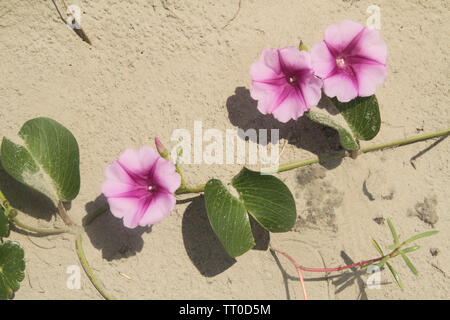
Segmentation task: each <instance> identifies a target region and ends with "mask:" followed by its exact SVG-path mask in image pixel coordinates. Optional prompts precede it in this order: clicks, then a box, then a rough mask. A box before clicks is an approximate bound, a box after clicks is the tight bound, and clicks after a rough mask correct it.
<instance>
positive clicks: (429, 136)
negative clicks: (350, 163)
mask: <svg viewBox="0 0 450 320" xmlns="http://www.w3.org/2000/svg"><path fill="white" fill-rule="evenodd" d="M449 134H450V129H447V130H443V131H438V132H435V133H430V134H425V135H422V136H418V137H414V138H408V139H402V140H396V141H393V142H388V143H382V144H378V145H375V146H371V147H366V148H362V149H361V150H359V152H358V154H363V153H368V152H373V151H378V150H382V149H386V148H392V147H399V146H404V145H407V144H411V143H415V142H419V141H424V140H428V139H432V138H437V137H443V136H447V135H449ZM348 156H350V153H349V152H347V151H345V152H343V153H342V154H337V155H331V156H327V157H321V158H314V159H310V160H306V161H301V162H293V163H289V164H285V165H282V166H280V167H279V168H278V170H277V172H283V171H288V170H292V169H295V168H300V167H304V166H308V165H310V164H314V163H319V162H325V161H330V160H337V159H342V158H345V157H348Z"/></svg>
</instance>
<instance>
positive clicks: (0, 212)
mask: <svg viewBox="0 0 450 320" xmlns="http://www.w3.org/2000/svg"><path fill="white" fill-rule="evenodd" d="M8 234H9V220H8V216H7V215H6V212H5V209H3V207H2V206H1V205H0V238H5V237H7V236H8Z"/></svg>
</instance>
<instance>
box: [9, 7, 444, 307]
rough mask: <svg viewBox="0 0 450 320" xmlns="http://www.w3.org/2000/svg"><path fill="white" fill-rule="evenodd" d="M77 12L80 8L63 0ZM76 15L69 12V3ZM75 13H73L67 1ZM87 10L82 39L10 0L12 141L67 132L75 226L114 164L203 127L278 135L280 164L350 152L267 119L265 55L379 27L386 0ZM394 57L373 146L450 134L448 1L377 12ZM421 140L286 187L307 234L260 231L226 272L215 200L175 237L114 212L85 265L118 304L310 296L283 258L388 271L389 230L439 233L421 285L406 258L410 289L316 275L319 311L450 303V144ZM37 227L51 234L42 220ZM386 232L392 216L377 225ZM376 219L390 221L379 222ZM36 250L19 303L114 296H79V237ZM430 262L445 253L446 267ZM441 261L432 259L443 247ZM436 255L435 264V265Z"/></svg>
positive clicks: (224, 168) (43, 213)
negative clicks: (74, 170)
mask: <svg viewBox="0 0 450 320" xmlns="http://www.w3.org/2000/svg"><path fill="white" fill-rule="evenodd" d="M66 1H67V0H66ZM67 2H68V3H69V1H67ZM55 3H56V5H57V6H58V8H59V9H60V10H62V14H63V16H65V14H64V7H63V5H62V2H60V1H59V0H55ZM73 3H74V4H78V5H80V7H81V8H82V10H83V12H84V14H83V15H82V23H83V27H84V31H85V32H86V34H87V35H88V36H89V38H90V40H91V41H92V46H91V45H89V44H87V43H86V42H83V41H82V40H81V39H80V38H79V36H78V35H77V34H76V33H74V32H73V31H72V30H70V29H69V28H68V27H67V26H66V25H65V24H64V23H63V22H62V20H61V17H60V16H59V14H58V12H57V10H56V8H55V5H54V3H53V2H52V1H51V0H46V1H44V0H20V1H19V0H0V16H1V20H0V68H1V69H0V71H1V72H0V101H1V111H0V124H1V125H0V136H14V135H15V134H16V133H17V132H18V131H19V129H20V127H21V126H22V124H23V123H24V122H25V121H27V120H29V119H32V118H35V117H39V116H45V117H50V118H53V119H55V120H57V121H58V122H60V123H62V124H63V125H64V126H66V127H67V128H69V129H70V130H71V131H72V132H73V134H74V135H75V137H76V138H77V140H78V143H79V145H80V150H81V178H82V181H81V191H80V194H79V196H78V197H77V198H76V199H75V200H74V201H72V203H71V204H70V210H69V214H70V216H71V217H72V219H73V220H74V221H75V222H77V223H79V224H81V221H82V218H83V217H84V216H85V215H86V214H87V212H92V211H94V210H95V209H97V208H99V207H101V206H103V205H104V204H105V198H104V197H103V196H102V195H101V184H102V182H103V181H104V168H105V166H106V165H107V164H108V163H110V162H112V161H114V160H115V159H116V158H117V157H118V155H119V154H121V153H122V152H123V150H124V149H125V148H127V147H134V148H139V147H141V146H144V145H149V146H152V147H153V138H154V137H155V136H159V137H160V139H161V140H162V141H164V142H165V144H166V145H167V146H168V147H171V146H172V145H173V144H174V142H171V141H170V137H171V134H172V132H173V131H174V130H175V129H178V128H185V129H188V130H190V131H191V132H193V127H194V121H202V124H203V127H204V128H216V129H219V130H226V129H237V128H242V129H248V128H256V129H264V128H266V129H271V128H278V129H280V139H281V144H282V145H283V144H285V149H284V152H283V154H282V155H281V162H282V163H287V162H290V161H294V160H302V159H305V160H306V159H309V158H311V157H313V156H315V155H317V154H324V153H328V152H331V151H334V150H336V149H337V148H338V138H337V137H336V134H335V132H334V131H333V130H331V129H328V128H325V127H322V126H320V125H317V124H314V123H312V122H311V121H310V120H308V119H306V117H303V118H301V119H299V120H298V121H296V122H294V121H290V122H289V123H287V124H282V123H279V122H277V121H276V120H274V118H273V117H272V116H270V115H269V116H264V115H262V114H260V113H259V112H258V111H257V109H256V102H255V101H253V100H252V99H251V97H250V94H249V86H250V78H249V74H248V72H249V68H250V65H251V63H252V62H254V61H256V60H257V59H258V58H259V55H260V53H261V51H262V50H263V49H264V48H269V47H271V48H278V47H284V46H287V45H298V43H299V41H300V39H301V40H303V41H304V43H306V44H307V45H308V46H310V47H311V46H312V45H313V44H315V43H316V42H318V41H321V40H322V39H323V31H324V30H325V28H326V27H327V26H328V25H329V24H331V23H339V22H340V21H341V20H343V19H351V20H355V21H359V22H361V23H365V21H366V19H367V18H368V14H367V13H366V9H367V7H368V6H369V5H371V4H373V1H362V0H361V1H358V0H347V1H344V0H343V1H322V0H320V1H319V0H315V1H298V0H297V1H288V0H279V1H269V0H242V1H239V0H230V1H213V0H201V1H200V0H189V1H174V0H170V1H159V0H154V1H144V0H120V1H119V0H98V1H73ZM376 4H377V5H379V6H380V8H381V35H382V38H383V39H384V41H385V42H386V44H387V47H388V50H389V56H388V70H389V77H388V80H387V81H386V82H385V83H384V84H383V85H381V86H380V87H379V88H378V91H377V97H378V100H379V102H380V108H381V114H382V127H381V131H380V133H379V134H378V136H377V137H376V138H375V139H374V140H372V141H369V142H362V146H369V145H373V144H377V143H382V142H388V141H392V140H395V139H402V138H406V137H410V136H415V135H420V134H423V133H428V132H430V133H431V132H434V131H438V130H444V129H447V128H448V127H449V126H450V108H449V102H450V101H449V76H450V64H449V60H448V59H449V43H450V39H449V33H448V30H449V27H450V11H449V3H448V1H425V0H414V1H411V0H398V1H387V0H386V1H377V3H376ZM433 142H434V141H426V142H420V143H416V144H412V145H408V146H404V147H400V148H397V149H395V150H385V151H381V152H374V153H370V154H365V155H362V156H360V157H359V158H358V159H357V160H352V159H350V158H347V159H345V160H342V161H337V162H334V163H328V164H326V165H313V166H310V167H305V168H301V169H297V170H293V171H288V172H285V173H282V174H279V175H278V177H280V178H281V179H282V180H283V181H284V182H285V183H286V184H287V186H288V187H289V188H290V190H291V191H292V193H293V195H294V197H295V200H296V205H297V213H298V220H297V223H296V225H295V228H294V229H293V230H292V231H290V232H287V233H282V234H271V235H269V234H267V233H266V232H265V231H264V230H261V229H257V231H256V233H257V235H256V237H257V240H258V245H257V247H256V248H255V249H254V250H251V251H249V252H248V253H246V254H244V255H243V256H240V257H238V258H236V259H231V258H229V257H228V256H227V255H226V253H225V252H224V250H223V248H222V247H221V245H220V243H219V242H218V240H217V238H216V236H215V235H214V234H213V233H212V231H211V227H210V225H209V222H208V219H207V216H206V212H205V206H204V200H203V199H202V198H201V197H200V198H196V199H194V200H192V201H183V200H184V199H187V198H189V196H179V199H180V200H182V201H180V202H181V203H180V204H178V205H177V206H176V209H175V210H174V212H173V213H172V214H171V215H170V216H169V217H168V218H166V219H165V220H164V221H163V222H161V223H160V224H157V225H154V226H152V227H150V228H137V229H135V230H127V229H125V228H124V227H123V225H122V222H121V221H120V220H118V219H116V218H114V217H113V216H112V215H111V214H110V213H109V212H108V213H107V214H105V215H103V216H101V217H99V218H98V219H97V220H95V222H94V223H92V224H91V225H90V226H89V227H88V228H87V229H86V231H87V232H86V234H84V247H85V251H86V255H87V257H88V259H89V261H90V263H91V265H92V267H93V269H94V271H95V272H96V274H97V276H98V277H99V279H100V280H101V282H102V283H103V284H104V285H105V287H106V288H107V290H108V291H109V292H110V293H111V294H112V295H114V296H116V297H117V298H121V299H184V298H188V299H191V298H192V299H302V298H303V297H302V294H301V291H300V287H299V284H298V278H297V273H296V272H295V269H294V268H293V267H292V265H290V264H289V262H288V261H287V260H286V259H285V258H283V257H282V256H278V257H276V256H274V255H272V254H271V253H270V251H268V250H267V245H268V243H269V241H270V242H271V244H272V245H273V246H274V247H276V248H278V249H280V250H283V251H286V252H288V253H290V254H291V255H292V257H294V258H295V259H296V260H297V262H298V263H300V264H302V265H305V266H309V267H333V266H339V265H344V264H346V263H351V262H352V261H354V262H356V261H360V260H363V259H367V258H374V257H377V252H376V251H375V249H374V248H373V246H372V245H371V238H374V239H376V240H377V241H378V242H379V243H380V244H381V245H382V246H384V247H386V246H387V245H390V244H391V235H390V232H389V229H388V227H387V224H386V223H385V224H383V223H381V224H378V223H377V222H376V221H375V220H374V219H376V218H381V217H383V218H390V219H391V220H392V221H393V222H394V224H395V226H396V228H397V231H398V233H399V235H400V237H402V238H403V239H405V238H406V237H408V236H410V235H413V234H415V233H420V232H425V231H429V230H439V231H440V233H439V234H438V235H436V236H433V237H430V238H427V239H424V240H422V241H421V242H419V243H418V244H419V245H421V248H420V250H418V251H416V252H414V253H412V254H411V255H410V257H411V259H412V261H413V262H414V263H415V265H416V267H417V268H418V270H419V272H420V273H419V276H417V277H416V276H414V275H413V274H412V273H411V272H410V271H409V269H408V268H407V266H406V265H405V264H404V262H403V261H402V260H401V259H396V260H394V261H393V264H394V266H395V267H396V269H397V271H398V272H399V273H400V276H401V277H402V280H403V283H404V289H403V290H402V289H400V288H399V287H398V286H397V285H396V284H395V282H394V280H393V278H392V275H391V274H390V273H389V272H388V271H387V270H385V271H383V273H382V274H381V276H382V279H381V280H382V281H383V282H384V283H385V284H383V285H382V286H381V288H380V289H368V288H367V286H366V280H367V277H368V275H367V274H366V273H365V272H342V273H335V274H331V275H329V277H326V275H325V274H320V273H317V274H314V273H305V274H304V276H305V278H306V288H307V291H308V294H309V297H310V298H311V299H448V298H450V278H449V276H450V232H449V231H450V215H449V212H450V197H449V186H450V157H449V155H450V139H446V140H443V141H441V142H440V143H438V144H436V145H435V146H433V147H432V148H431V149H430V150H428V151H427V152H425V153H423V154H422V155H421V156H420V157H418V158H417V159H416V160H415V161H414V165H415V168H414V167H413V166H412V165H411V163H410V159H411V158H412V157H414V156H415V155H417V154H418V153H419V152H421V151H422V150H424V149H426V148H427V147H429V146H430V145H432V144H433ZM240 168H241V165H238V164H236V165H207V164H200V165H194V164H193V165H184V166H183V171H184V175H185V178H186V180H187V181H188V182H189V184H191V185H196V184H201V183H205V182H206V181H207V180H208V179H210V178H213V177H216V178H219V179H221V180H222V181H229V179H230V178H231V177H233V176H234V175H235V174H236V173H237V172H239V170H240ZM0 188H1V189H2V190H3V191H4V193H5V194H6V196H7V197H8V198H9V199H10V201H11V203H12V204H13V205H14V206H16V207H17V208H18V209H19V210H20V211H22V212H23V213H25V214H24V215H21V216H22V217H23V220H24V221H26V222H28V223H29V224H34V225H39V226H43V227H45V226H53V225H56V226H60V225H61V220H60V218H59V217H57V216H56V214H55V209H54V208H52V206H51V205H50V204H49V203H48V202H47V201H46V200H45V199H42V198H41V197H40V196H39V195H37V194H36V193H34V192H32V191H31V190H29V189H27V188H24V187H23V186H21V185H19V184H18V183H17V182H14V181H12V180H11V178H9V177H8V176H7V175H6V173H5V172H4V171H2V170H1V171H0ZM36 219H38V220H36ZM380 220H382V219H380ZM380 220H377V221H380ZM11 238H12V239H13V240H17V241H19V242H20V243H21V244H22V245H23V246H24V248H25V252H26V263H27V269H26V278H25V280H24V281H23V282H22V284H21V289H20V290H19V291H18V292H17V293H16V299H101V296H100V295H99V294H98V292H97V291H96V290H95V289H94V287H93V286H92V285H91V283H90V282H89V279H88V278H87V277H86V275H85V274H84V273H82V283H81V284H82V285H81V289H80V290H70V289H68V288H67V286H66V281H67V278H68V276H69V275H68V274H67V273H66V270H67V268H68V267H69V266H70V265H79V261H78V258H77V256H76V254H75V251H74V238H73V236H72V235H59V236H50V237H32V236H29V235H27V234H21V233H18V232H12V233H11ZM432 249H438V251H439V254H438V255H436V256H433V255H432V254H431V251H433V250H432ZM430 250H431V251H430ZM433 252H434V251H433Z"/></svg>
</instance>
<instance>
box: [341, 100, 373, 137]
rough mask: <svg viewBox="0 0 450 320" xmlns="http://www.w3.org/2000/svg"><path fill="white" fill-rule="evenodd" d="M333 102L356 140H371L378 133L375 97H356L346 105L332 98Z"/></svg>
mask: <svg viewBox="0 0 450 320" xmlns="http://www.w3.org/2000/svg"><path fill="white" fill-rule="evenodd" d="M333 102H334V105H335V106H336V108H337V109H338V110H339V111H340V112H341V114H342V116H343V117H344V119H345V121H347V123H348V125H349V127H350V129H351V130H352V131H353V135H354V136H355V137H356V139H359V140H371V139H373V138H374V137H375V136H376V135H377V134H378V132H379V131H380V127H381V117H380V108H379V106H378V101H377V98H376V97H375V95H373V96H370V97H357V98H355V99H353V100H352V101H350V102H346V103H343V102H339V101H338V100H337V99H336V98H334V99H333Z"/></svg>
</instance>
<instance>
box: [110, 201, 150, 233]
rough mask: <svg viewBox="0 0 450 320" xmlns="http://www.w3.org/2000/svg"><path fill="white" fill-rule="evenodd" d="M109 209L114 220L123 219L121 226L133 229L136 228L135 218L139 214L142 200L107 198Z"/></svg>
mask: <svg viewBox="0 0 450 320" xmlns="http://www.w3.org/2000/svg"><path fill="white" fill-rule="evenodd" d="M107 199H108V204H109V209H110V211H111V213H112V214H113V216H115V217H116V218H119V219H121V218H123V224H124V226H125V227H127V228H131V229H134V228H136V227H137V226H138V221H136V219H135V217H136V215H138V214H139V212H140V210H141V208H142V205H143V203H142V202H143V200H142V199H138V198H107Z"/></svg>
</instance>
